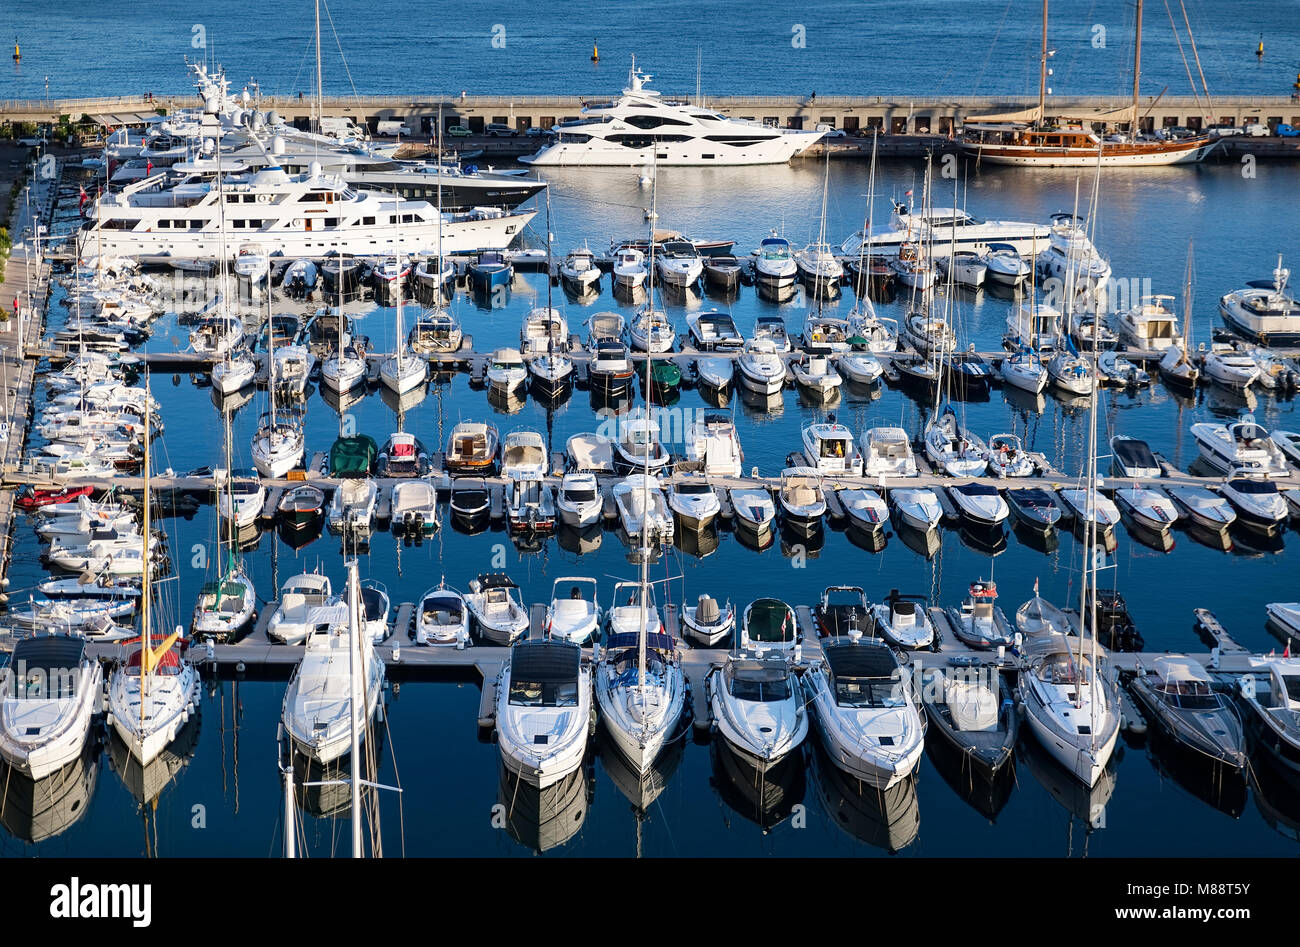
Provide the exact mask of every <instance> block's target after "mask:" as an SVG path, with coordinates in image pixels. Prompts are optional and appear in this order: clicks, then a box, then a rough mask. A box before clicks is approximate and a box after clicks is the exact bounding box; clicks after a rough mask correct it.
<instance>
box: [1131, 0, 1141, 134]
mask: <svg viewBox="0 0 1300 947" xmlns="http://www.w3.org/2000/svg"><path fill="white" fill-rule="evenodd" d="M1141 77H1142V0H1137V27H1136V35H1135V37H1134V40H1133V124H1132V125H1131V126H1130V134H1131V135H1132V136H1133V140H1134V141H1137V137H1138V80H1139V79H1141Z"/></svg>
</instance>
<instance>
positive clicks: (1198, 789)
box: [1146, 727, 1246, 819]
mask: <svg viewBox="0 0 1300 947" xmlns="http://www.w3.org/2000/svg"><path fill="white" fill-rule="evenodd" d="M1148 733H1149V738H1148V740H1147V746H1146V751H1147V758H1148V759H1150V760H1151V765H1152V766H1154V767H1155V769H1156V772H1157V773H1159V774H1160V775H1161V776H1167V777H1168V778H1170V779H1172V780H1173V781H1174V782H1175V783H1176V784H1177V785H1178V786H1180V787H1182V788H1183V789H1184V790H1186V791H1187V792H1188V793H1190V794H1191V795H1193V796H1195V797H1196V798H1197V799H1199V800H1201V802H1203V803H1205V804H1206V805H1207V806H1210V807H1211V808H1214V809H1218V810H1219V811H1220V812H1222V813H1223V814H1224V815H1230V816H1232V817H1233V818H1234V819H1236V818H1240V817H1241V814H1242V813H1243V812H1244V811H1245V810H1246V774H1245V771H1244V770H1238V769H1233V768H1231V767H1230V766H1227V765H1225V764H1224V763H1222V762H1220V761H1219V760H1215V759H1211V758H1210V757H1208V756H1206V755H1205V754H1204V753H1199V752H1197V751H1195V750H1191V749H1188V748H1187V747H1186V746H1184V745H1183V744H1181V743H1177V742H1175V741H1174V740H1171V739H1169V737H1168V736H1166V735H1165V733H1164V732H1163V731H1162V730H1161V729H1160V728H1159V727H1152V728H1151V729H1150V730H1149V731H1148Z"/></svg>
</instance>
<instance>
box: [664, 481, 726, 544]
mask: <svg viewBox="0 0 1300 947" xmlns="http://www.w3.org/2000/svg"><path fill="white" fill-rule="evenodd" d="M668 508H669V509H670V510H672V511H673V515H674V516H676V517H677V522H679V523H680V524H681V525H682V527H683V528H684V529H688V530H693V531H696V532H699V531H700V530H704V529H708V527H709V526H710V525H711V524H712V523H713V521H714V519H715V518H716V517H717V515H718V514H719V513H720V512H721V511H722V504H721V502H720V501H719V500H718V495H717V494H716V493H715V492H714V491H713V487H712V486H711V485H710V484H709V481H708V480H707V479H705V478H703V477H698V476H686V477H685V478H684V479H679V480H674V481H673V482H672V483H670V484H669V485H668Z"/></svg>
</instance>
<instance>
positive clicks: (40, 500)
mask: <svg viewBox="0 0 1300 947" xmlns="http://www.w3.org/2000/svg"><path fill="white" fill-rule="evenodd" d="M94 492H95V488H94V487H91V486H89V485H87V486H83V487H64V488H63V489H62V490H37V489H36V488H34V487H24V488H23V489H22V491H21V492H20V493H19V494H18V496H17V498H16V499H15V500H14V503H15V504H16V505H17V506H18V508H19V509H22V510H36V509H40V508H41V507H43V506H49V505H50V504H52V503H67V502H68V501H70V500H75V499H77V497H88V496H90V495H91V494H92V493H94Z"/></svg>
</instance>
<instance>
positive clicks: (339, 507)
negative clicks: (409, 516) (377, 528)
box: [328, 478, 379, 539]
mask: <svg viewBox="0 0 1300 947" xmlns="http://www.w3.org/2000/svg"><path fill="white" fill-rule="evenodd" d="M378 505H379V486H378V485H377V484H376V483H375V481H373V480H371V479H369V478H366V479H364V480H361V479H355V478H353V479H348V480H344V481H342V482H341V483H340V484H339V485H338V488H337V489H336V490H335V491H334V496H333V497H332V498H331V500H330V508H329V514H328V523H329V526H330V529H332V530H334V531H335V532H336V533H344V534H345V535H348V536H351V537H353V538H357V539H364V538H365V537H367V536H369V535H370V533H371V531H372V529H373V527H374V521H375V511H376V509H377V508H378Z"/></svg>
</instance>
